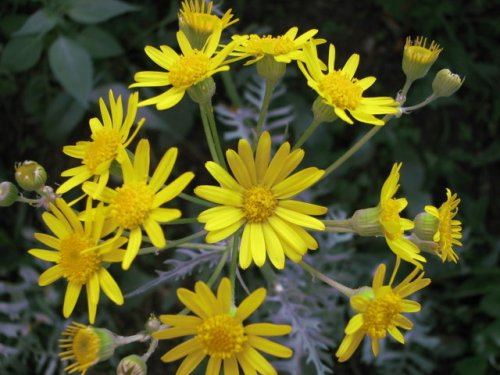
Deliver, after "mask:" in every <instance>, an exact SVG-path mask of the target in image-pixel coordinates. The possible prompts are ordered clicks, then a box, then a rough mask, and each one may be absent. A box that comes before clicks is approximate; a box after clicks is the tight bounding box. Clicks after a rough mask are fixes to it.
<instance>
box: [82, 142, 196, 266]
mask: <svg viewBox="0 0 500 375" xmlns="http://www.w3.org/2000/svg"><path fill="white" fill-rule="evenodd" d="M149 158H150V149H149V142H148V141H147V140H146V139H142V140H141V141H140V142H139V143H138V145H137V148H136V151H135V158H134V163H133V164H132V162H131V161H130V158H129V156H128V155H126V156H125V158H124V159H123V161H122V164H121V166H122V173H123V185H122V186H120V187H118V188H116V189H111V188H109V187H106V188H104V189H103V191H102V192H101V193H100V194H97V191H98V185H97V184H96V183H93V182H86V183H85V184H84V185H83V190H84V191H85V192H86V193H87V194H89V195H90V196H92V197H94V198H95V199H98V200H101V201H103V202H105V203H107V204H108V206H107V207H106V215H107V216H108V217H109V218H110V219H111V226H112V227H113V228H118V230H119V233H121V231H123V230H128V231H129V232H130V233H129V241H128V245H127V251H126V254H125V257H124V258H123V262H122V267H123V269H128V268H129V267H130V264H131V263H132V261H133V260H134V258H135V256H136V255H137V252H138V251H139V248H140V246H141V243H142V228H143V229H144V230H145V231H146V233H147V235H148V237H149V239H150V241H151V243H152V244H153V246H156V247H158V248H162V247H164V246H165V245H166V240H165V234H164V233H163V230H162V228H161V226H160V223H167V222H169V221H172V220H175V219H178V218H179V217H180V216H181V211H180V210H178V209H176V208H162V207H161V206H162V205H164V204H165V203H167V202H169V201H170V200H172V199H173V198H175V197H176V196H177V195H179V194H180V193H181V192H182V190H183V189H184V188H185V187H186V186H187V184H188V183H189V182H190V181H191V180H192V179H193V177H194V174H193V173H192V172H186V173H183V174H182V175H181V176H180V177H178V178H177V179H175V180H174V181H172V182H171V183H170V184H168V185H167V186H165V187H164V186H163V185H164V184H165V181H166V180H167V178H168V177H169V176H170V172H171V171H172V168H173V167H174V164H175V160H176V159H177V148H175V147H172V148H170V149H169V150H168V151H167V152H165V154H164V155H163V158H162V159H161V161H160V163H159V164H158V167H157V168H156V170H155V172H154V174H153V176H152V177H151V179H149Z"/></svg>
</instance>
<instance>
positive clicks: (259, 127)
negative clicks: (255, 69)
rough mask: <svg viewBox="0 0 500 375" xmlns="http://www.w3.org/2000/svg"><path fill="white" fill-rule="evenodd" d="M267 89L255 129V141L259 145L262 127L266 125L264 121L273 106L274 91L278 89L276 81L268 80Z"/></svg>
mask: <svg viewBox="0 0 500 375" xmlns="http://www.w3.org/2000/svg"><path fill="white" fill-rule="evenodd" d="M265 82H266V88H265V91H264V100H263V101H262V108H261V109H260V113H259V119H258V120H257V127H256V129H255V139H256V142H255V143H254V144H257V141H258V139H259V138H260V135H261V133H262V126H263V125H264V120H265V119H266V117H267V111H268V110H269V104H271V98H272V97H273V91H274V88H275V87H276V83H277V82H276V81H270V80H266V81H265Z"/></svg>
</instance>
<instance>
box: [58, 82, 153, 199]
mask: <svg viewBox="0 0 500 375" xmlns="http://www.w3.org/2000/svg"><path fill="white" fill-rule="evenodd" d="M138 102H139V95H138V94H137V93H133V94H131V95H130V97H129V99H128V104H127V114H126V116H125V118H123V116H124V110H123V105H122V98H121V96H119V97H118V99H116V100H115V98H114V96H113V91H112V90H109V108H110V109H109V110H108V108H107V107H106V104H105V103H104V100H103V98H100V99H99V106H100V109H101V117H102V120H100V119H98V118H97V117H94V118H92V119H90V121H89V124H90V129H91V131H92V135H91V139H92V140H91V141H81V142H77V144H76V145H72V146H64V148H63V152H64V153H65V154H66V155H68V156H71V157H73V158H76V159H81V160H82V165H81V166H79V167H75V168H71V169H68V170H66V171H64V172H62V173H61V176H63V177H70V178H69V179H68V180H66V181H65V182H64V183H63V184H62V185H61V186H59V188H58V189H57V194H63V193H65V192H67V191H69V190H71V189H73V188H74V187H75V186H78V185H80V184H82V183H83V182H84V181H87V180H88V179H89V178H91V177H93V176H95V177H96V178H97V179H98V182H99V189H100V190H102V189H103V188H104V187H105V186H106V184H107V183H108V179H109V168H110V166H111V163H112V162H113V160H116V161H118V162H119V161H120V160H122V159H123V157H124V155H125V154H126V151H125V149H126V147H127V146H128V145H129V144H130V142H132V140H133V139H134V138H135V136H136V135H137V132H138V131H139V129H140V128H141V126H142V125H143V124H144V119H141V120H140V121H139V122H138V123H137V126H136V128H135V130H134V132H133V133H132V135H130V130H131V129H132V125H133V123H134V121H135V118H136V115H137V103H138Z"/></svg>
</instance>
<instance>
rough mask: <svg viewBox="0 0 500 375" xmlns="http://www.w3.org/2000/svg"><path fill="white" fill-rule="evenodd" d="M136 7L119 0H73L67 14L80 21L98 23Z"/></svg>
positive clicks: (133, 9)
mask: <svg viewBox="0 0 500 375" xmlns="http://www.w3.org/2000/svg"><path fill="white" fill-rule="evenodd" d="M137 9H138V7H136V6H134V5H130V4H127V3H124V2H123V1H119V0H73V2H72V4H71V8H70V10H69V12H68V14H69V16H70V17H71V18H72V19H74V20H75V21H77V22H81V23H99V22H103V21H106V20H108V19H110V18H113V17H116V16H119V15H120V14H123V13H127V12H132V11H135V10H137Z"/></svg>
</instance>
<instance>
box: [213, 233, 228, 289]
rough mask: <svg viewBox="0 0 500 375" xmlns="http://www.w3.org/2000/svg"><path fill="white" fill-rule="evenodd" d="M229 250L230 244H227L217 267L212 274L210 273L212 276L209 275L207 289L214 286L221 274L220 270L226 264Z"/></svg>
mask: <svg viewBox="0 0 500 375" xmlns="http://www.w3.org/2000/svg"><path fill="white" fill-rule="evenodd" d="M230 249H231V242H228V244H227V246H226V250H225V251H224V253H223V254H222V256H221V257H220V260H219V263H217V266H216V267H215V269H214V272H213V273H212V275H210V277H209V279H208V281H207V285H208V286H209V287H212V285H214V283H215V281H217V279H218V278H219V276H220V274H221V272H222V269H223V268H224V265H225V264H226V262H227V257H228V256H229V251H230Z"/></svg>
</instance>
